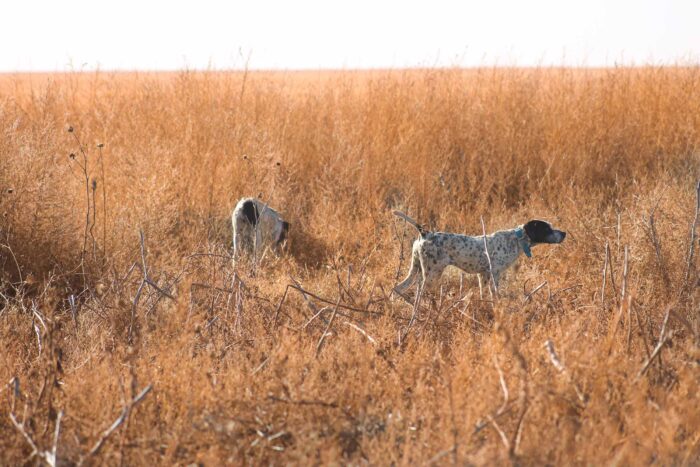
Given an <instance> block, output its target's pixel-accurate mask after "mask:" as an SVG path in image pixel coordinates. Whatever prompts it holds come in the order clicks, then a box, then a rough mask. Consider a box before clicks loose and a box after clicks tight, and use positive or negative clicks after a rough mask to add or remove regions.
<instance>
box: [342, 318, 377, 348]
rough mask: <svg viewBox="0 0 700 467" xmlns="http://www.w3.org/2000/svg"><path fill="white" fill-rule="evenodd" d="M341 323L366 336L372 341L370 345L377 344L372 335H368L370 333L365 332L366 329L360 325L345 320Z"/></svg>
mask: <svg viewBox="0 0 700 467" xmlns="http://www.w3.org/2000/svg"><path fill="white" fill-rule="evenodd" d="M343 324H345V325H347V326H350V327H351V328H353V329H354V330H356V331H357V332H359V333H360V334H362V335H363V336H365V337H366V338H367V340H368V341H370V342H371V343H372V345H374V346H376V345H377V341H376V340H375V339H374V337H372V336H370V335H369V334H368V333H367V331H365V330H364V329H362V328H361V327H360V326H358V325H356V324H353V323H351V322H350V321H345V322H343Z"/></svg>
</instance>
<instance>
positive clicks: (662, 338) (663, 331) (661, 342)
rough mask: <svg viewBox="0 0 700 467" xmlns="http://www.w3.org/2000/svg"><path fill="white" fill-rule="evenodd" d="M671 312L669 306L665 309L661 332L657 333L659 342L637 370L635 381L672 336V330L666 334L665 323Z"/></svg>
mask: <svg viewBox="0 0 700 467" xmlns="http://www.w3.org/2000/svg"><path fill="white" fill-rule="evenodd" d="M670 314H671V307H669V308H668V309H667V310H666V315H665V316H664V321H663V323H662V324H661V332H660V333H659V342H658V343H657V344H656V347H655V348H654V351H653V352H652V353H651V356H650V357H649V358H648V359H647V361H646V362H645V363H644V365H642V368H641V369H640V370H639V373H637V378H636V380H635V381H639V379H640V378H641V377H642V376H643V375H644V373H646V371H647V370H648V369H649V366H650V365H651V362H653V361H654V358H656V356H657V355H660V353H661V349H662V348H663V346H664V345H665V344H666V343H667V342H668V341H670V340H671V338H672V337H673V331H671V332H669V333H668V335H667V334H666V325H667V324H668V317H669V316H670Z"/></svg>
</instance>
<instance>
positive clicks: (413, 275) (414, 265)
mask: <svg viewBox="0 0 700 467" xmlns="http://www.w3.org/2000/svg"><path fill="white" fill-rule="evenodd" d="M419 274H420V259H419V257H418V252H417V251H416V250H413V254H412V255H411V266H410V268H409V269H408V275H407V276H406V278H405V279H404V280H403V282H401V283H400V284H397V285H396V287H394V290H395V291H396V292H397V293H398V294H399V295H401V294H403V293H404V292H405V291H406V289H408V288H409V287H410V286H411V285H413V283H414V282H415V281H416V279H417V278H418V275H419Z"/></svg>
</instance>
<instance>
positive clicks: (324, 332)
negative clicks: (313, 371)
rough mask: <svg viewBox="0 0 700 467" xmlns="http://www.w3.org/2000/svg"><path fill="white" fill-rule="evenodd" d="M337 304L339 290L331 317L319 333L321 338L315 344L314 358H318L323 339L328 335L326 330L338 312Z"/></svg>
mask: <svg viewBox="0 0 700 467" xmlns="http://www.w3.org/2000/svg"><path fill="white" fill-rule="evenodd" d="M339 305H340V290H339V291H338V303H336V304H335V308H333V313H332V314H331V319H330V320H329V321H328V324H327V325H326V329H325V330H324V331H323V334H322V335H321V338H320V339H319V340H318V344H317V345H316V358H318V356H319V354H320V353H321V348H322V347H323V341H324V340H325V339H326V336H327V335H328V331H329V330H330V328H331V326H332V325H333V321H334V320H335V317H336V315H337V314H338V306H339Z"/></svg>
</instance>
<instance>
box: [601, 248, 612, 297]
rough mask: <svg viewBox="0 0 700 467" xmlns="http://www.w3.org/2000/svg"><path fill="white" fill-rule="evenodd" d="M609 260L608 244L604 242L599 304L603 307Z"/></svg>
mask: <svg viewBox="0 0 700 467" xmlns="http://www.w3.org/2000/svg"><path fill="white" fill-rule="evenodd" d="M609 260H610V244H608V242H605V261H604V262H603V283H602V285H601V287H600V304H601V305H602V306H603V307H605V279H606V278H607V272H608V261H609Z"/></svg>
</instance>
